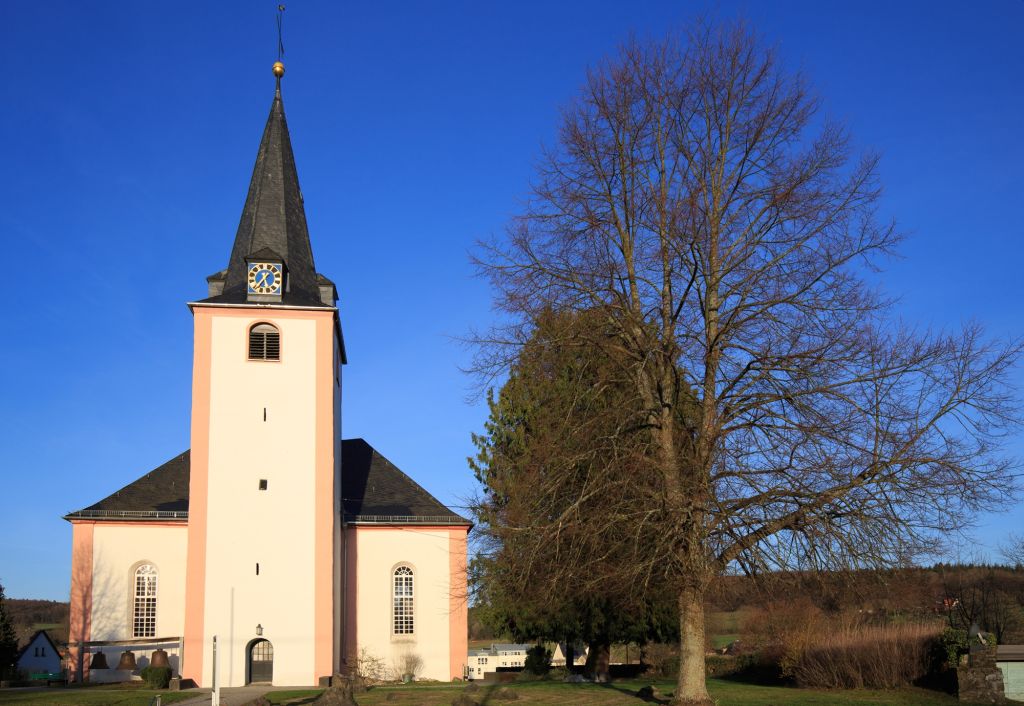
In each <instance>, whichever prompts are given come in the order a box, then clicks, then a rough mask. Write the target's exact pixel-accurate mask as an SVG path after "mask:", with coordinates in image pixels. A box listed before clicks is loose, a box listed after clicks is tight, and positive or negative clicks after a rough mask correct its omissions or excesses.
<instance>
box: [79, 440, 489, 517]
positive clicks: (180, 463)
mask: <svg viewBox="0 0 1024 706" xmlns="http://www.w3.org/2000/svg"><path fill="white" fill-rule="evenodd" d="M341 464H342V465H341V468H342V477H341V488H342V495H343V496H344V497H343V498H342V508H343V512H344V519H345V521H346V522H350V523H356V524H380V525H389V524H390V525H394V524H421V525H422V524H448V525H468V524H470V522H469V520H467V519H465V518H464V517H461V516H459V515H457V514H455V513H454V512H452V511H451V510H449V509H448V508H447V507H445V506H444V505H442V504H441V503H440V502H439V501H438V500H437V498H435V497H434V496H433V495H431V494H430V493H428V492H427V491H426V490H424V489H423V487H422V486H421V485H420V484H419V483H417V482H416V481H414V480H413V479H412V478H410V477H409V476H407V475H406V474H405V473H403V472H402V471H400V470H399V469H398V467H397V466H395V465H394V464H393V463H391V462H390V461H388V460H387V459H386V458H384V457H383V456H382V455H381V454H380V453H379V452H378V451H377V450H376V449H374V448H373V447H372V446H370V445H369V444H368V443H366V441H364V440H363V439H346V440H344V441H342V442H341ZM188 481H189V452H188V451H186V452H184V453H183V454H181V455H179V456H175V457H174V458H172V459H171V460H170V461H168V462H167V463H165V464H163V465H162V466H160V467H158V468H155V469H153V470H152V471H150V472H149V473H147V474H146V475H144V476H142V478H139V479H138V480H137V481H135V482H133V483H129V484H128V485H126V486H125V487H123V488H121V489H120V490H119V491H117V492H116V493H114V494H113V495H109V496H107V497H106V498H104V499H103V500H100V501H99V502H98V503H95V504H94V505H90V506H89V507H87V508H84V509H82V510H78V511H77V512H71V513H68V514H67V515H66V516H65V518H64V519H67V520H75V519H141V520H146V519H185V518H187V517H188Z"/></svg>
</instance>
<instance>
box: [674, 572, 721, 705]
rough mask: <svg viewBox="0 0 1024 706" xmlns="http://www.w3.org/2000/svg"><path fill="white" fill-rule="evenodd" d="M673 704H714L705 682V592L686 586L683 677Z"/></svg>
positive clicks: (683, 595)
mask: <svg viewBox="0 0 1024 706" xmlns="http://www.w3.org/2000/svg"><path fill="white" fill-rule="evenodd" d="M671 703H672V706H712V704H714V702H713V701H712V700H711V697H710V696H709V695H708V688H707V684H706V683H705V681H704V594H703V591H702V590H700V589H699V588H698V587H697V586H686V587H684V588H683V589H682V591H681V592H680V594H679V677H678V680H677V683H676V693H675V696H674V697H673V698H672V702H671Z"/></svg>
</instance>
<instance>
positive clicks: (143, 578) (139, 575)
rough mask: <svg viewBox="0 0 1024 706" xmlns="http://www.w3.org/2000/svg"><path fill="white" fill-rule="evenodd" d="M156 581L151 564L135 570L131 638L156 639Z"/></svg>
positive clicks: (154, 568) (155, 572)
mask: <svg viewBox="0 0 1024 706" xmlns="http://www.w3.org/2000/svg"><path fill="white" fill-rule="evenodd" d="M156 579H157V571H156V567H155V566H153V565H152V564H143V565H142V566H140V567H139V568H137V569H136V570H135V604H134V606H133V610H132V637H156Z"/></svg>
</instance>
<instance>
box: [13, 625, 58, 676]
mask: <svg viewBox="0 0 1024 706" xmlns="http://www.w3.org/2000/svg"><path fill="white" fill-rule="evenodd" d="M39 650H42V651H43V654H42V655H39V656H37V655H36V652H37V651H39ZM18 669H20V670H21V671H23V672H25V676H26V677H27V676H28V675H29V674H31V673H33V672H49V673H53V672H59V671H61V667H60V655H59V654H57V650H55V649H53V646H52V645H50V642H49V640H47V639H46V638H45V637H43V636H42V635H37V636H36V638H35V639H34V640H32V642H31V643H29V646H28V648H27V649H26V650H25V652H24V654H22V655H21V659H19V660H18Z"/></svg>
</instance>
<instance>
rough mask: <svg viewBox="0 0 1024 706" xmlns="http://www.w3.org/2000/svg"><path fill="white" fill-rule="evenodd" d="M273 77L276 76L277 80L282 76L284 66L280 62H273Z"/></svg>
mask: <svg viewBox="0 0 1024 706" xmlns="http://www.w3.org/2000/svg"><path fill="white" fill-rule="evenodd" d="M274 75H275V76H277V77H278V78H281V77H282V76H284V64H282V63H281V62H280V61H275V62H274Z"/></svg>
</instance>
